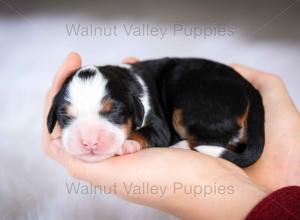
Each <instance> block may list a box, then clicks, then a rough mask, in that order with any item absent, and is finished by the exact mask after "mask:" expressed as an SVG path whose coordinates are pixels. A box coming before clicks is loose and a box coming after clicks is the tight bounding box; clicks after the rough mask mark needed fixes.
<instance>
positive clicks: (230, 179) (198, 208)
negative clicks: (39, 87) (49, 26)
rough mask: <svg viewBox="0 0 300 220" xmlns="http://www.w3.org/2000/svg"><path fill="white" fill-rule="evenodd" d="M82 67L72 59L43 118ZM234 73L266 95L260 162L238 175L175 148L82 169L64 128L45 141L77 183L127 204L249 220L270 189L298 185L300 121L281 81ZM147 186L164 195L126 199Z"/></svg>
mask: <svg viewBox="0 0 300 220" xmlns="http://www.w3.org/2000/svg"><path fill="white" fill-rule="evenodd" d="M137 61H138V59H137V58H134V57H129V58H127V59H125V60H124V61H123V62H124V63H135V62H137ZM80 66H81V58H80V56H79V55H78V54H76V53H71V54H69V56H68V57H67V58H66V60H65V61H64V63H63V64H62V66H61V67H60V69H59V70H58V72H57V74H56V76H55V79H54V81H53V84H52V86H51V88H50V90H49V92H48V94H47V96H46V101H45V111H44V113H45V114H44V115H45V116H47V114H48V111H49V108H50V105H51V101H52V98H53V97H54V95H55V94H56V92H57V91H58V90H59V89H60V87H61V86H62V84H63V82H64V80H65V79H66V78H67V77H68V76H69V75H70V74H71V73H72V72H73V70H75V69H77V68H79V67H80ZM231 66H232V67H233V68H234V69H235V70H236V71H238V72H239V73H240V74H241V75H242V76H243V77H245V78H246V79H247V80H249V81H250V82H251V83H252V84H253V85H254V86H255V87H256V88H257V89H258V90H259V91H260V92H261V94H262V96H263V101H264V106H265V111H266V113H265V114H266V122H265V130H266V144H265V150H264V153H263V155H262V157H261V158H260V159H259V160H258V161H257V163H255V164H254V165H252V166H250V167H248V168H245V169H241V168H239V167H237V166H236V165H234V164H232V163H230V162H228V161H225V160H223V159H220V158H213V157H210V156H207V155H204V154H201V153H199V152H194V151H190V150H182V149H170V148H151V149H145V150H142V151H139V152H137V153H134V154H128V155H123V156H117V157H113V158H109V159H106V160H104V161H101V162H98V163H85V162H83V161H80V160H78V159H76V158H74V157H72V156H70V155H69V154H67V153H66V152H65V151H64V149H63V147H62V144H61V140H60V134H61V131H60V129H59V127H58V126H56V127H55V129H54V132H53V133H52V135H50V134H49V133H48V131H47V127H46V120H44V137H43V146H44V149H45V152H46V153H47V154H48V155H49V156H50V157H51V158H53V159H54V160H56V161H57V162H59V163H60V164H62V165H63V166H64V167H65V168H66V169H67V170H68V172H69V174H70V175H71V176H73V177H75V178H78V179H81V180H84V181H87V182H90V183H92V184H94V185H101V186H106V187H107V186H113V185H115V186H116V188H115V189H116V190H115V191H114V193H115V194H116V195H117V196H119V197H121V198H123V199H125V200H128V201H131V202H135V203H139V204H143V205H146V206H150V207H153V208H157V209H160V210H163V211H165V212H168V213H170V214H173V215H175V216H178V217H180V218H183V219H244V218H245V217H246V216H247V214H248V213H249V212H250V211H251V210H252V208H253V207H254V206H255V205H256V204H257V203H258V202H259V201H261V200H262V199H263V198H264V197H266V196H267V195H268V194H269V193H270V192H272V191H273V190H276V189H279V188H282V187H284V186H288V185H300V172H299V169H298V170H297V168H299V167H300V159H299V158H300V116H299V112H298V111H297V109H296V107H295V105H294V104H293V102H292V100H291V98H290V96H289V95H288V92H287V90H286V88H285V86H284V84H283V82H282V81H281V79H280V78H278V77H277V76H275V75H273V74H268V73H264V72H260V71H257V70H254V69H251V68H248V67H245V66H242V65H238V64H233V65H231ZM45 118H46V117H45ZM143 182H144V183H149V184H151V185H154V186H166V192H165V194H164V196H161V195H158V194H155V193H152V194H151V193H150V194H149V193H148V194H147V193H144V194H143V193H140V194H134V193H128V192H126V189H125V187H124V185H123V184H130V183H133V184H142V183H143ZM175 183H180V184H183V185H186V186H195V185H200V186H202V187H204V186H207V187H213V186H217V187H222V186H223V187H232V189H233V192H232V191H230V192H231V193H230V192H229V191H226V192H225V193H222V192H221V191H218V192H216V191H215V192H214V193H209V194H205V193H203V192H202V193H200V194H197V195H196V196H193V195H192V194H189V193H186V192H184V190H176V192H175V191H174V186H175V185H174V184H175ZM202 189H203V188H202ZM219 189H220V188H219ZM215 207H218V209H216V208H215Z"/></svg>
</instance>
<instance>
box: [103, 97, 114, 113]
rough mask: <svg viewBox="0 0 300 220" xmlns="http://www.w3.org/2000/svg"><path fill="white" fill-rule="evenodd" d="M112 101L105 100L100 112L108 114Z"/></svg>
mask: <svg viewBox="0 0 300 220" xmlns="http://www.w3.org/2000/svg"><path fill="white" fill-rule="evenodd" d="M112 105H113V103H112V100H110V99H106V100H104V101H103V102H102V108H101V112H110V111H111V108H112Z"/></svg>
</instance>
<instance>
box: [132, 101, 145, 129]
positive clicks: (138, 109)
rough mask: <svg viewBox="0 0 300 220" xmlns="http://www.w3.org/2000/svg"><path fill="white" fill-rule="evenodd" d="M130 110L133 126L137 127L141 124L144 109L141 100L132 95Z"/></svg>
mask: <svg viewBox="0 0 300 220" xmlns="http://www.w3.org/2000/svg"><path fill="white" fill-rule="evenodd" d="M132 110H133V120H132V121H133V127H134V128H138V127H141V126H142V123H143V119H144V114H145V109H144V106H143V104H142V103H141V100H140V99H139V98H138V97H136V96H134V97H132Z"/></svg>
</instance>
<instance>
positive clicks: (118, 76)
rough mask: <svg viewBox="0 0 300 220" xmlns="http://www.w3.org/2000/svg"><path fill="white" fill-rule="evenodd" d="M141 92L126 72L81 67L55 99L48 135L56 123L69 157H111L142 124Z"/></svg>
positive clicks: (50, 113)
mask: <svg viewBox="0 0 300 220" xmlns="http://www.w3.org/2000/svg"><path fill="white" fill-rule="evenodd" d="M142 92H143V91H142V87H141V85H140V84H139V83H138V81H137V80H136V78H135V77H134V76H133V75H132V74H131V73H129V71H128V70H127V69H123V68H120V67H114V66H104V67H95V66H87V67H83V68H81V69H79V70H77V71H76V72H75V74H74V75H72V76H71V77H70V78H69V79H67V80H66V82H65V83H64V85H63V87H62V88H61V90H60V91H59V92H58V93H57V95H56V96H55V97H54V99H53V103H52V106H51V109H50V111H49V114H48V118H47V126H48V130H49V133H51V132H52V131H53V129H54V126H55V124H56V122H58V124H59V125H60V127H61V128H62V142H63V145H64V147H65V148H66V150H67V151H68V152H69V153H70V154H72V155H74V156H76V157H78V158H80V159H82V160H85V161H99V160H101V159H104V158H107V157H111V156H113V155H115V153H116V152H117V151H119V150H120V148H121V147H122V144H123V142H124V141H125V140H126V138H127V136H128V134H129V133H130V132H131V131H132V130H133V129H136V128H137V127H139V126H141V124H142V122H143V117H144V108H143V105H142V103H141V101H140V98H139V96H140V95H141V94H142Z"/></svg>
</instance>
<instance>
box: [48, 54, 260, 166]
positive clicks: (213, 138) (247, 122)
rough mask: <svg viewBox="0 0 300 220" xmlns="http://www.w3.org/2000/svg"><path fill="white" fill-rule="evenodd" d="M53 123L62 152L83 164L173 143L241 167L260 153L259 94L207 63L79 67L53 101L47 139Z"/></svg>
mask: <svg viewBox="0 0 300 220" xmlns="http://www.w3.org/2000/svg"><path fill="white" fill-rule="evenodd" d="M56 121H58V124H59V125H60V127H61V128H62V141H63V145H64V147H65V148H66V150H67V151H68V152H69V153H70V154H73V155H74V156H76V157H78V158H79V159H82V160H85V161H99V160H101V159H104V158H108V157H112V156H114V155H122V154H128V153H133V152H136V151H139V150H140V149H142V148H147V147H167V146H170V145H174V144H175V146H176V147H183V148H188V149H192V150H197V151H200V152H203V153H206V154H209V155H212V156H216V157H222V158H224V159H227V160H229V161H231V162H233V163H235V164H237V165H238V166H241V167H245V166H249V165H251V164H253V163H254V162H255V161H256V160H257V159H258V158H259V157H260V155H261V153H262V151H263V146H264V109H263V104H262V99H261V96H260V94H259V93H258V91H257V90H256V89H255V88H254V87H253V86H252V85H251V84H250V83H249V82H248V81H246V80H245V79H244V78H242V77H241V76H240V75H239V74H238V73H236V72H235V71H234V70H233V69H232V68H230V67H228V66H225V65H223V64H219V63H216V62H213V61H209V60H204V59H192V58H191V59H179V58H164V59H158V60H149V61H143V62H139V63H136V64H133V65H131V66H128V67H126V68H124V67H119V66H99V67H96V66H86V67H83V68H81V69H79V70H77V71H76V72H75V73H74V75H72V76H71V77H69V78H68V79H67V80H66V82H65V83H64V85H63V87H62V88H61V90H60V91H59V92H58V94H57V95H56V96H55V97H54V99H53V104H52V107H51V109H50V112H49V114H48V121H47V123H48V130H49V132H50V133H51V132H52V130H53V128H54V126H55V124H56Z"/></svg>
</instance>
